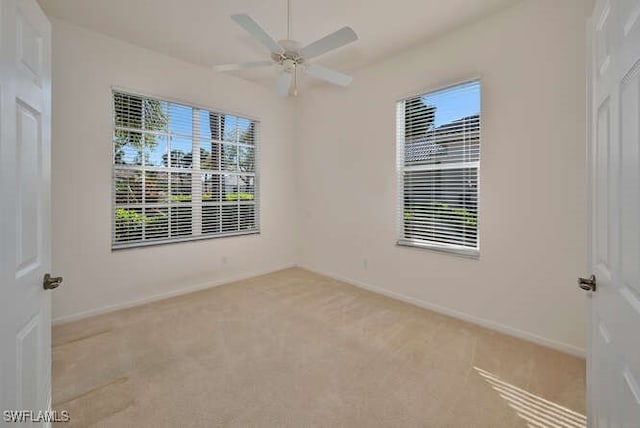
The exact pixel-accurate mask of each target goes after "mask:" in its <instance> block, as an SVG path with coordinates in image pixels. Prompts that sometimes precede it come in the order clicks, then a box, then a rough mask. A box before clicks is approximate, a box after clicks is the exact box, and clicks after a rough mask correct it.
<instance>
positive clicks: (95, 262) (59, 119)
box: [52, 20, 295, 321]
mask: <svg viewBox="0 0 640 428" xmlns="http://www.w3.org/2000/svg"><path fill="white" fill-rule="evenodd" d="M52 24H53V138H52V142H53V189H52V200H53V207H52V208H53V213H52V217H53V218H52V230H53V272H54V273H55V274H56V275H63V276H64V285H63V286H62V287H60V289H58V290H56V292H55V293H53V317H54V320H59V321H60V320H69V319H73V318H77V317H78V316H82V315H87V314H88V313H96V312H100V311H101V310H104V309H107V308H113V307H114V306H122V305H125V304H127V303H130V302H137V301H142V300H148V299H149V298H152V297H154V296H160V295H170V294H172V293H176V292H179V291H180V290H184V289H186V288H190V287H198V286H203V285H207V284H209V285H210V284H213V283H220V282H226V281H229V280H232V279H234V278H239V277H246V276H252V275H256V274H259V273H263V272H266V271H271V270H277V269H280V268H282V267H285V266H290V265H292V264H294V263H295V248H294V239H295V237H294V233H295V230H294V228H292V227H291V225H292V224H293V223H294V209H295V205H294V204H293V201H292V200H291V195H292V194H293V184H292V183H293V181H294V180H293V178H294V176H293V148H292V144H293V127H292V126H291V125H290V118H291V115H292V110H291V107H292V106H291V103H288V102H285V101H282V100H280V99H278V98H277V97H276V96H275V95H274V93H273V91H272V90H271V89H269V88H263V87H260V86H256V85H254V84H251V83H248V82H244V81H242V80H239V79H236V78H233V77H228V76H221V75H218V74H215V73H214V72H213V71H211V70H207V69H204V68H202V67H196V66H193V65H189V64H186V63H184V62H180V61H178V60H175V59H172V58H169V57H166V56H162V55H160V54H157V53H154V52H151V51H148V50H145V49H142V48H139V47H136V46H133V45H130V44H126V43H123V42H121V41H118V40H115V39H112V38H109V37H106V36H103V35H99V34H97V33H94V32H91V31H87V30H84V29H81V28H78V27H74V26H71V25H69V24H67V23H65V22H63V21H59V20H53V22H52ZM112 86H117V87H121V88H126V89H131V90H135V91H138V92H142V93H147V94H150V95H156V96H159V97H166V98H171V99H177V100H182V101H185V102H190V103H194V104H198V105H202V106H207V107H211V108H214V109H219V110H222V111H229V112H239V113H243V114H246V115H249V116H252V117H257V118H259V119H260V120H261V122H262V123H261V140H260V144H261V153H260V156H261V158H260V168H261V176H260V180H261V182H260V186H261V198H262V199H261V231H262V233H261V234H260V235H253V236H246V237H236V238H224V239H214V240H206V241H198V242H188V243H179V244H171V245H164V246H158V247H148V248H143V249H133V250H121V251H117V252H112V251H111V241H110V236H111V219H110V212H111V186H112V184H111V168H112V166H111V165H112V161H111V150H112V149H111V136H112V132H113V131H112V107H111V87H112ZM223 257H224V258H226V263H224V262H223Z"/></svg>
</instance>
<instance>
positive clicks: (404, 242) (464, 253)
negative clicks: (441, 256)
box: [396, 239, 480, 260]
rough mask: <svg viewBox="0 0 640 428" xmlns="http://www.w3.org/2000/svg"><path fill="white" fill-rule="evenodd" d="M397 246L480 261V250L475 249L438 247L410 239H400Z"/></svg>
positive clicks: (452, 246) (448, 246) (451, 246)
mask: <svg viewBox="0 0 640 428" xmlns="http://www.w3.org/2000/svg"><path fill="white" fill-rule="evenodd" d="M396 245H399V246H402V247H413V248H421V249H424V250H431V251H437V252H439V253H447V254H451V255H454V256H458V257H464V258H467V259H474V260H478V259H480V250H478V249H474V248H465V247H459V246H454V245H438V244H433V243H427V242H423V241H412V240H409V239H399V240H398V241H397V242H396Z"/></svg>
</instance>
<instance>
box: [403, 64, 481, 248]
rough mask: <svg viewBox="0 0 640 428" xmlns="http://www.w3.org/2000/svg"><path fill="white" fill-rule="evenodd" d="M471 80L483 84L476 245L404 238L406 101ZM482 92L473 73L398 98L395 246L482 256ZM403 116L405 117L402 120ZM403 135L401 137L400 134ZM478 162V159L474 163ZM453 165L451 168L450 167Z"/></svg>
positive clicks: (477, 77)
mask: <svg viewBox="0 0 640 428" xmlns="http://www.w3.org/2000/svg"><path fill="white" fill-rule="evenodd" d="M471 83H477V84H478V85H479V87H480V113H479V116H480V119H479V120H480V121H479V123H480V129H479V131H478V138H479V141H480V142H479V150H480V153H479V159H478V161H477V167H475V168H476V171H477V184H476V186H477V187H476V188H477V191H476V204H477V208H476V209H477V214H476V247H475V248H472V247H467V246H463V245H455V244H444V243H438V242H433V241H427V240H422V239H410V238H405V235H404V228H405V218H404V173H405V168H406V166H405V159H404V158H405V152H404V150H405V138H404V126H405V124H404V117H405V108H404V103H405V102H406V101H407V100H408V99H411V98H415V97H417V96H425V95H429V94H432V93H435V92H440V91H446V90H448V89H453V88H456V87H458V86H463V85H467V84H471ZM483 93H484V85H483V81H482V77H481V76H474V77H470V78H467V79H464V80H457V81H455V82H450V83H446V84H443V85H439V86H434V87H430V88H427V89H424V90H421V91H419V92H414V93H410V94H407V95H405V96H403V97H401V98H398V99H396V102H395V106H396V110H395V111H396V115H395V117H396V121H395V131H396V140H395V143H396V192H397V194H396V236H397V240H396V245H397V246H401V247H409V248H418V249H424V250H431V251H435V252H439V253H445V254H450V255H455V256H460V257H464V258H469V259H479V258H480V212H481V206H480V204H481V197H480V196H481V179H480V177H481V166H482V146H483V143H482V141H483V138H482V129H483V126H482V122H483V102H482V100H483ZM400 118H401V119H402V120H400ZM400 126H402V127H403V128H402V131H403V132H402V133H400V131H399V127H400ZM401 135H402V137H401ZM464 163H465V162H456V163H450V164H448V165H460V166H462V165H463V164H464ZM474 163H475V162H474ZM449 168H451V167H449ZM428 169H431V170H444V169H445V168H443V169H434V168H432V167H431V168H425V170H428Z"/></svg>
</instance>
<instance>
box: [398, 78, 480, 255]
mask: <svg viewBox="0 0 640 428" xmlns="http://www.w3.org/2000/svg"><path fill="white" fill-rule="evenodd" d="M396 127H397V161H398V187H399V197H398V216H399V221H398V223H399V240H398V243H399V244H402V245H411V246H418V247H426V248H433V249H439V250H443V251H451V252H456V253H459V254H463V255H471V256H477V255H478V254H479V253H478V251H479V243H478V201H479V196H480V195H479V191H478V177H479V173H480V82H479V81H473V82H467V83H464V84H460V85H456V86H452V87H449V88H446V89H442V90H438V91H435V92H430V93H427V94H423V95H417V96H414V97H410V98H407V99H404V100H401V101H399V102H398V104H397V122H396Z"/></svg>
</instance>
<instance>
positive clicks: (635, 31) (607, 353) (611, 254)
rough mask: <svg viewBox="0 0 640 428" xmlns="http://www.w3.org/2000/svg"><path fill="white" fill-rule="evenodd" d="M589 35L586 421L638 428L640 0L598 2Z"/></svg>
mask: <svg viewBox="0 0 640 428" xmlns="http://www.w3.org/2000/svg"><path fill="white" fill-rule="evenodd" d="M590 26H591V29H590V38H591V46H592V49H591V70H590V71H591V73H590V81H591V88H590V89H591V90H590V93H589V95H590V99H591V102H590V104H591V113H590V123H591V131H590V134H591V141H592V144H591V159H592V163H591V170H592V174H591V176H592V180H591V182H592V190H591V196H592V198H591V202H592V203H591V219H592V221H591V224H592V227H591V233H590V234H591V236H590V238H591V240H590V242H591V265H592V269H593V273H594V274H595V276H596V279H597V285H596V287H597V288H596V291H595V292H593V293H591V300H590V305H591V320H590V322H591V328H590V344H589V354H588V403H587V404H588V413H589V414H588V420H589V425H590V426H591V427H616V428H617V427H621V428H622V427H624V428H627V427H628V428H638V427H640V0H598V1H597V4H596V7H595V10H594V13H593V16H592V18H591V21H590Z"/></svg>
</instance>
